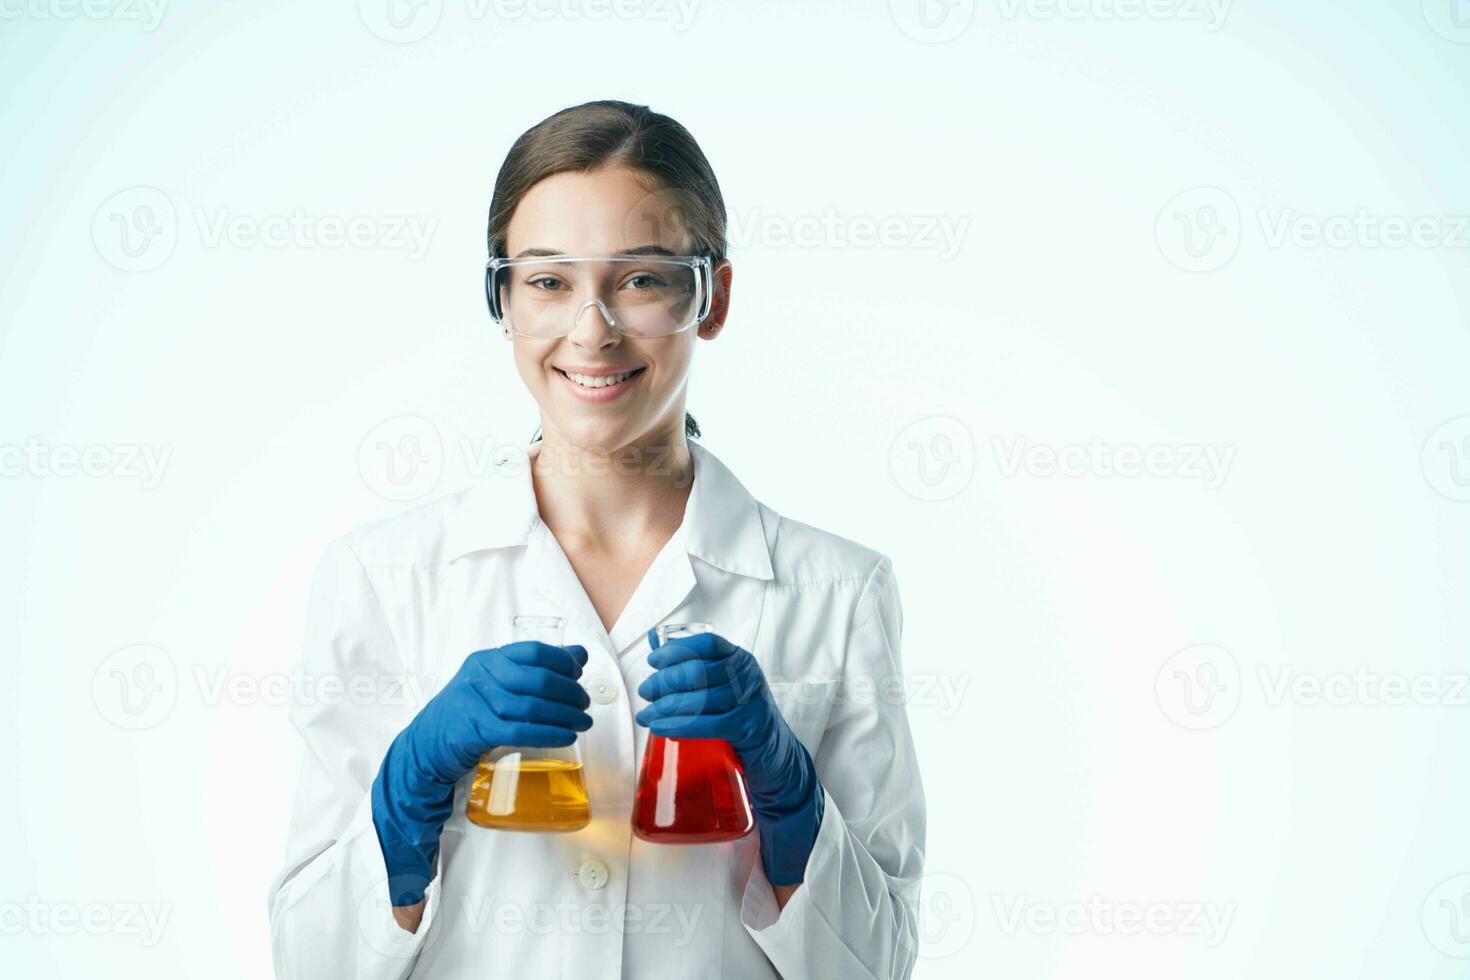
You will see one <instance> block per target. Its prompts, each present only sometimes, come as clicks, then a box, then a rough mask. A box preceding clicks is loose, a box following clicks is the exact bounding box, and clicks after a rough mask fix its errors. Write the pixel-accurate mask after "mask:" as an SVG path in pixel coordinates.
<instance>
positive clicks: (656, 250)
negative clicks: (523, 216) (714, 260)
mask: <svg viewBox="0 0 1470 980" xmlns="http://www.w3.org/2000/svg"><path fill="white" fill-rule="evenodd" d="M566 254H567V253H566V252H563V251H560V250H559V249H554V248H528V249H523V250H522V251H521V252H520V253H519V254H517V255H516V258H518V259H524V258H530V257H533V256H552V255H566ZM675 254H676V253H674V252H671V251H669V250H668V249H666V248H664V247H663V246H662V245H639V246H638V247H636V248H625V249H623V250H622V251H619V252H614V253H613V255H614V256H619V255H627V256H636V255H667V256H670V257H673V256H674V255H675Z"/></svg>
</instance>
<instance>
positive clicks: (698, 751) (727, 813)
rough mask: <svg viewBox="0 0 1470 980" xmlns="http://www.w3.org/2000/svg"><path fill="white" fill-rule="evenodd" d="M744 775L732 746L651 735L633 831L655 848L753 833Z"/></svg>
mask: <svg viewBox="0 0 1470 980" xmlns="http://www.w3.org/2000/svg"><path fill="white" fill-rule="evenodd" d="M754 826H755V818H754V817H753V815H752V814H751V811H750V798H749V796H747V795H746V792H745V774H744V770H743V769H741V768H740V759H739V758H737V757H736V755H735V750H734V749H732V748H731V747H730V743H729V742H724V741H721V740H719V739H713V738H680V739H673V738H664V737H663V736H660V735H653V734H650V735H649V736H648V745H647V747H646V748H645V749H644V752H643V771H642V772H641V773H640V775H639V777H638V792H637V794H636V795H635V796H634V799H633V833H634V834H636V835H637V836H638V837H641V838H642V839H643V840H646V841H653V842H654V843H656V844H709V843H713V842H714V841H725V840H737V839H738V838H741V837H744V836H745V835H746V834H748V833H750V829H751V828H752V827H754Z"/></svg>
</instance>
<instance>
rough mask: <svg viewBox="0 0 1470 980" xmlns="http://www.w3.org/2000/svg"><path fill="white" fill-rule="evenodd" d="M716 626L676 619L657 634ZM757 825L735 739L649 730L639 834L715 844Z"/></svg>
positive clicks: (661, 840)
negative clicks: (733, 745) (671, 735)
mask: <svg viewBox="0 0 1470 980" xmlns="http://www.w3.org/2000/svg"><path fill="white" fill-rule="evenodd" d="M711 630H712V627H711V626H709V624H707V623H670V624H668V625H665V626H660V627H658V629H657V630H656V631H655V635H656V636H657V639H658V645H662V644H663V643H665V642H667V641H668V640H672V639H676V638H677V637H681V636H693V635H695V634H697V633H708V632H711ZM754 826H755V817H754V815H753V814H752V813H751V809H750V796H749V794H748V793H747V792H746V790H745V771H744V770H743V769H742V768H741V767H740V759H739V757H737V756H736V755H735V750H734V749H733V748H731V746H730V743H729V742H726V741H724V740H722V739H717V738H667V737H665V736H662V735H655V734H653V733H652V732H649V733H648V743H647V745H646V746H645V747H644V749H643V768H642V771H641V772H640V773H639V775H638V789H637V792H636V794H635V795H634V797H633V833H634V834H635V835H636V836H638V837H640V838H642V839H643V840H646V841H652V842H653V843H655V844H710V843H714V842H716V841H727V840H737V839H739V838H741V837H744V836H745V835H746V834H748V833H750V830H751V828H752V827H754Z"/></svg>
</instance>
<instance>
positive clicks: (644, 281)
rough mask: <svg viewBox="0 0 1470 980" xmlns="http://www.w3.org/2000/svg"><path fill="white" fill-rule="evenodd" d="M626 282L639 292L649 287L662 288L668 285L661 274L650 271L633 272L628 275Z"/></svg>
mask: <svg viewBox="0 0 1470 980" xmlns="http://www.w3.org/2000/svg"><path fill="white" fill-rule="evenodd" d="M627 284H628V285H629V286H632V287H633V289H634V290H636V291H640V292H641V291H645V290H649V289H662V288H664V287H666V286H668V283H667V282H666V281H665V280H664V279H663V277H662V276H657V275H654V274H653V273H652V272H635V273H634V274H633V275H631V276H629V277H628V283H627Z"/></svg>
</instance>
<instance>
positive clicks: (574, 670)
mask: <svg viewBox="0 0 1470 980" xmlns="http://www.w3.org/2000/svg"><path fill="white" fill-rule="evenodd" d="M724 229H725V206H724V203H723V201H722V199H721V196H720V189H719V185H718V183H717V182H716V180H715V177H714V173H713V171H712V170H711V169H710V166H709V163H708V161H707V160H706V159H705V157H704V154H703V153H701V152H700V150H699V148H698V146H697V145H696V144H695V142H694V140H693V138H692V137H691V136H690V135H689V133H688V132H687V131H686V130H685V129H684V127H682V126H680V125H679V124H678V123H676V122H675V121H673V120H672V119H669V118H668V117H667V116H662V115H659V114H657V113H654V112H652V111H650V110H649V109H648V108H647V107H646V106H635V105H629V104H627V103H622V102H592V103H588V104H586V105H582V106H576V107H574V108H571V109H566V110H563V111H562V112H558V113H557V114H555V115H553V116H551V117H550V118H549V119H547V120H545V121H543V122H542V123H540V124H538V125H537V126H535V127H533V128H532V129H531V130H530V131H528V132H527V133H526V134H525V135H523V136H522V137H521V138H520V139H518V140H517V141H516V143H515V145H514V147H513V148H512V149H511V151H510V154H509V156H508V158H507V159H506V161H505V164H504V166H503V167H502V168H501V172H500V176H499V179H498V180H497V182H496V185H495V192H494V199H493V202H492V205H491V209H490V227H489V235H488V244H489V249H490V258H489V261H488V262H487V264H486V269H485V298H486V301H487V303H488V305H489V313H490V316H491V318H492V319H493V320H494V321H495V322H496V323H497V324H498V325H499V326H500V328H501V330H502V332H503V334H504V336H505V337H506V339H507V340H509V341H510V342H511V345H512V351H513V356H514V360H515V365H516V370H517V372H518V373H519V374H520V377H521V380H522V381H523V382H524V383H525V385H526V388H527V390H528V391H529V392H530V393H531V395H532V396H533V397H534V398H535V400H536V404H537V407H538V410H539V413H540V419H541V430H540V432H539V433H538V435H540V438H535V439H533V440H532V442H531V444H530V446H529V448H528V449H527V450H526V453H525V457H524V459H522V460H520V462H522V463H523V464H524V465H521V466H516V467H513V468H512V470H513V473H512V474H511V475H512V476H513V477H514V478H513V479H506V480H492V481H489V482H488V483H486V484H483V485H481V486H478V487H476V488H474V489H472V490H469V491H462V492H460V493H457V494H451V495H449V496H447V497H443V498H440V499H438V500H434V501H430V502H429V503H427V504H425V505H422V506H420V507H417V508H414V509H412V510H409V511H407V512H405V513H403V514H400V515H397V516H396V517H393V518H391V519H389V520H387V521H383V522H379V523H378V524H373V525H369V526H367V527H365V528H361V529H359V530H357V531H355V532H353V533H351V534H349V535H347V536H346V537H344V538H342V539H340V540H338V541H337V542H335V543H334V544H333V545H332V546H331V547H330V548H329V551H328V555H327V557H326V559H325V560H324V561H323V563H322V566H321V570H320V572H319V573H318V577H317V583H316V586H315V592H314V595H313V599H312V604H311V613H310V622H309V627H308V636H307V642H306V650H305V657H304V659H305V661H306V669H307V670H308V671H310V672H312V673H314V674H315V673H320V674H333V675H340V674H358V673H362V672H369V673H372V674H375V675H382V674H388V675H400V674H403V673H408V674H411V675H415V676H418V677H422V678H423V686H422V687H421V688H416V689H421V690H424V691H425V692H427V693H429V694H432V696H431V697H429V698H428V700H427V702H426V703H419V704H414V705H410V706H403V705H399V704H374V705H351V706H342V705H324V704H301V705H296V706H294V707H293V710H292V720H293V723H294V724H295V725H296V727H297V729H298V730H299V731H300V732H301V734H302V736H303V737H304V738H305V740H306V742H307V745H308V763H307V767H306V771H305V773H304V774H303V776H302V781H301V786H300V790H299V800H300V802H299V804H298V809H297V816H296V818H295V819H294V820H293V823H292V829H291V843H290V855H289V857H288V861H287V867H286V869H285V870H284V871H282V873H281V874H280V876H278V878H277V879H276V882H275V884H274V885H273V887H272V891H271V926H272V938H273V945H274V950H275V959H276V969H277V973H278V974H279V975H280V976H282V977H312V978H316V977H321V976H346V975H351V976H358V977H381V978H389V977H393V978H402V977H406V976H414V977H461V976H480V977H491V976H507V977H525V976H535V977H543V976H548V977H555V976H577V977H582V976H600V977H666V976H677V977H727V976H738V977H750V978H777V977H781V978H785V980H798V978H811V977H817V976H843V977H848V976H871V977H882V978H885V980H898V978H903V977H907V976H908V975H909V973H910V971H911V970H912V968H913V964H914V961H915V958H916V955H917V950H918V938H917V923H918V918H917V899H918V886H919V877H920V875H921V874H922V871H923V860H924V853H923V847H924V826H925V810H924V797H923V787H922V784H921V781H920V779H919V773H918V766H917V761H916V759H915V756H914V747H913V740H912V737H911V735H910V731H909V723H908V717H907V714H906V710H905V707H904V705H903V703H902V702H901V701H900V702H894V701H892V700H886V699H878V700H877V701H875V700H873V699H865V698H862V697H848V696H846V694H845V691H847V690H848V689H851V690H859V689H863V688H869V687H872V686H873V685H879V686H881V687H884V688H888V687H894V686H901V685H895V684H894V682H895V681H897V680H899V679H900V678H901V676H902V671H901V666H900V662H899V649H898V644H899V637H900V634H901V631H902V614H901V611H900V607H899V599H898V586H897V583H896V580H895V578H894V573H893V568H892V565H891V563H890V562H889V559H888V558H887V557H886V556H885V555H883V554H882V553H880V552H878V551H875V550H873V549H870V548H867V547H864V546H863V545H860V544H858V543H857V542H855V541H850V540H847V539H845V538H841V537H838V536H837V535H834V534H830V533H828V532H825V531H821V530H818V529H817V528H814V527H812V526H810V525H808V524H803V523H801V522H799V521H793V520H787V519H784V518H782V517H781V516H780V515H779V514H777V513H776V512H775V511H773V510H772V509H771V508H769V507H767V506H766V505H765V504H763V503H761V502H759V501H757V500H756V499H755V498H754V497H752V496H751V495H750V493H749V492H748V491H747V490H746V489H745V488H744V487H743V486H742V485H741V484H740V482H739V481H738V480H737V479H736V478H735V476H734V474H732V473H731V472H730V470H729V469H728V468H726V467H725V465H724V464H723V462H721V460H720V459H719V458H718V457H716V456H715V455H714V454H713V453H712V452H710V451H709V450H708V449H706V448H704V447H703V446H702V445H700V444H699V443H698V442H695V441H693V437H696V436H698V435H699V429H698V426H697V425H695V423H694V419H693V418H692V417H691V416H690V415H689V414H688V413H687V411H686V410H685V401H686V397H687V389H688V379H689V372H690V367H691V364H692V360H693V355H694V349H695V341H696V340H697V339H703V340H713V339H714V338H715V337H716V336H717V335H718V334H719V333H720V331H721V329H722V327H723V326H724V324H725V322H726V318H727V316H728V314H729V310H730V289H731V282H732V271H731V263H730V261H729V260H728V259H727V258H726V256H725V231H724ZM526 616H530V617H536V618H541V617H555V618H556V620H557V621H559V622H561V623H564V626H563V627H562V629H561V632H560V634H558V636H557V637H553V638H552V641H550V642H548V641H547V640H545V639H544V638H543V639H542V640H538V641H531V640H527V639H524V638H521V637H518V636H517V634H516V633H515V632H514V630H513V629H512V628H511V627H512V620H513V619H520V618H521V617H526ZM693 623H698V624H701V627H702V629H701V630H700V631H694V630H690V629H687V627H688V626H690V624H693ZM676 625H682V626H684V627H686V630H684V631H679V630H676V629H675V628H674V627H675V626H676ZM704 627H707V628H704ZM660 628H663V630H664V632H665V633H668V634H669V635H670V636H671V638H670V639H668V640H667V642H664V643H662V644H661V645H659V646H658V647H657V649H656V650H655V649H654V637H656V636H659V635H662V634H661V633H660ZM793 678H818V679H819V680H818V681H811V682H807V681H802V682H800V683H799V685H798V684H797V682H795V681H793ZM652 736H659V738H657V739H654V738H652ZM691 740H707V744H705V745H703V746H695V745H689V746H687V748H686V752H685V753H684V757H685V760H686V762H687V761H688V759H689V758H691V757H693V756H695V755H698V754H699V753H698V752H697V751H696V750H697V749H699V748H704V749H712V750H714V751H710V752H709V753H708V756H709V758H719V759H720V760H722V761H721V763H720V764H721V765H724V766H726V768H725V769H724V770H723V772H724V774H725V776H726V777H727V778H726V779H725V780H724V781H723V782H722V781H721V780H720V779H718V778H716V777H717V776H718V773H716V774H715V775H714V776H711V777H710V778H708V779H707V780H705V781H704V782H702V783H700V785H703V786H706V787H708V786H716V785H726V786H729V785H734V784H735V782H736V774H737V770H738V777H739V779H740V780H741V781H743V783H742V784H743V786H744V787H745V789H746V792H745V793H742V794H741V795H740V806H739V807H736V808H735V809H739V810H740V812H738V813H735V814H734V816H735V817H736V818H738V819H733V820H732V821H731V822H730V824H729V826H730V828H736V829H722V832H721V833H720V834H716V835H713V836H711V835H710V834H709V833H696V832H694V831H693V830H691V829H690V828H688V827H681V828H678V829H679V832H677V833H675V832H671V830H670V828H671V827H672V826H673V825H672V824H671V823H669V822H668V821H669V820H672V817H669V814H670V813H671V812H672V810H673V809H674V804H675V801H674V799H673V798H672V797H673V796H676V795H679V794H685V795H684V796H681V797H680V799H679V802H678V805H679V806H680V807H686V808H687V807H688V805H689V804H691V803H699V802H700V801H698V800H688V799H687V794H689V793H690V792H691V789H690V787H689V785H688V784H689V783H690V782H691V780H689V779H683V780H681V779H679V778H671V776H670V771H668V770H672V771H673V772H674V773H678V772H683V770H680V769H679V768H678V766H679V763H678V761H677V760H678V759H679V757H680V753H679V748H678V747H679V743H680V741H685V742H689V741H691ZM709 743H715V744H709ZM718 743H724V744H723V745H720V744H718ZM573 744H575V745H576V749H575V750H571V751H568V752H567V753H566V755H567V757H568V759H570V760H572V761H571V762H569V763H568V765H567V772H566V773H565V776H566V778H565V780H564V782H566V784H567V785H573V784H574V783H575V785H576V787H577V794H576V796H577V799H576V801H575V802H577V803H578V804H579V807H580V809H579V811H578V818H577V819H576V820H575V821H562V822H555V821H553V822H551V823H546V822H542V823H540V824H536V825H535V828H534V832H531V831H527V830H526V829H525V826H526V825H525V824H523V823H522V824H518V823H517V822H516V821H515V820H514V819H513V817H514V816H515V814H516V812H517V806H518V801H519V800H520V794H521V790H522V789H524V787H525V786H534V787H540V794H541V795H540V797H539V799H540V800H541V802H542V803H546V801H547V798H548V797H549V795H551V794H552V793H553V790H552V788H551V784H550V782H549V781H547V780H546V779H545V778H543V779H542V780H541V782H537V776H536V775H535V774H536V773H538V772H541V771H540V770H536V769H535V766H534V765H529V764H528V762H527V761H526V760H530V761H531V762H534V761H535V757H536V756H538V755H540V754H542V752H545V751H550V752H555V751H557V750H558V749H560V748H562V747H566V746H570V745H573ZM650 745H652V746H654V747H656V749H657V751H652V752H650V753H649V758H658V759H660V760H663V762H662V763H661V765H666V766H667V767H668V770H666V771H664V773H663V775H661V776H659V777H658V780H657V783H658V785H659V786H660V787H662V788H661V789H660V790H659V792H658V794H655V796H654V797H648V796H647V795H646V794H645V802H648V803H649V805H648V806H646V807H645V808H644V812H643V815H642V817H641V820H642V823H639V824H638V827H639V833H637V834H635V833H634V825H635V819H634V807H635V804H634V791H633V787H634V783H635V777H636V776H637V773H638V771H639V770H638V761H639V759H640V758H641V757H642V756H643V755H644V752H645V750H646V749H648V747H649V746H650ZM523 749H524V751H523ZM487 753H494V754H495V758H496V760H497V761H495V763H494V770H495V772H496V773H499V772H500V771H501V770H506V771H507V772H513V773H514V774H515V778H514V779H511V778H509V777H508V778H507V779H505V780H503V781H502V780H499V779H498V778H497V781H496V782H495V783H494V784H493V785H492V786H491V788H490V789H488V790H487V789H486V788H485V786H484V785H481V786H480V787H479V788H478V789H476V785H475V783H474V780H475V772H476V770H477V767H478V761H479V760H480V759H481V758H482V757H485V756H486V755H487ZM523 757H524V758H523ZM573 769H575V773H573V772H572V770H573ZM558 771H560V770H558ZM541 774H542V776H544V775H545V773H541ZM522 784H524V786H523V785H522ZM498 786H503V787H504V792H498V791H497V790H496V789H495V788H494V787H498ZM583 786H585V796H584V795H583V789H582V787H583ZM665 788H666V789H667V791H668V794H667V795H669V797H670V798H668V799H665V798H664V795H661V794H664V789H665ZM733 798H734V797H733V796H732V799H733ZM472 802H473V805H471V803H472ZM732 807H733V804H732ZM589 811H590V816H589ZM471 814H473V816H472V815H471ZM487 815H488V816H487ZM660 821H664V822H662V823H661V822H660ZM508 827H509V828H513V829H506V828H508ZM515 828H518V829H515ZM752 828H753V830H752ZM742 834H743V836H742ZM696 839H698V840H700V841H701V843H698V844H694V843H690V842H692V841H694V840H696ZM507 905H509V906H510V907H507ZM551 909H555V910H557V916H558V920H557V922H556V923H555V924H554V925H553V930H554V932H555V940H556V941H555V942H546V941H544V937H545V932H546V930H545V928H544V927H543V925H542V924H541V920H542V918H544V913H545V912H546V911H547V910H551ZM670 910H673V916H674V918H676V919H678V920H679V921H682V922H685V923H686V924H687V928H686V929H684V930H681V932H680V934H679V935H678V936H677V937H672V936H670V935H669V934H668V931H667V930H666V929H656V928H654V927H653V926H652V925H651V923H652V922H655V921H663V920H665V919H666V918H668V917H669V913H670ZM568 916H570V919H569V918H568ZM528 918H529V919H532V920H533V921H535V922H537V925H535V926H530V927H528V928H526V929H513V928H512V929H507V928H504V925H505V923H506V922H507V920H510V921H518V922H524V921H525V920H526V919H528ZM492 930H493V932H492Z"/></svg>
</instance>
